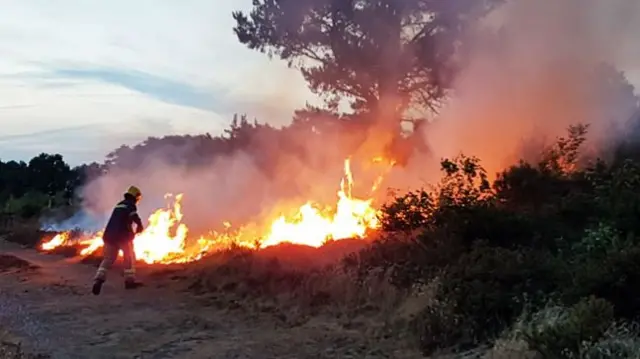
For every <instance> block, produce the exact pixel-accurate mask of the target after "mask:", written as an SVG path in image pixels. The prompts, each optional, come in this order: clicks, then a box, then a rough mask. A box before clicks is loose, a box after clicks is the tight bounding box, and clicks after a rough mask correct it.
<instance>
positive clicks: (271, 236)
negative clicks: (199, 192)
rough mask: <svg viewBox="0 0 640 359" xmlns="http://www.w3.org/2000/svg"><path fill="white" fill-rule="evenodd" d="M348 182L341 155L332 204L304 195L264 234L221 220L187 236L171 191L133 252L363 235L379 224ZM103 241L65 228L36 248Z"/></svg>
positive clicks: (169, 255) (197, 254) (171, 253)
mask: <svg viewBox="0 0 640 359" xmlns="http://www.w3.org/2000/svg"><path fill="white" fill-rule="evenodd" d="M377 161H378V162H380V161H382V160H381V159H378V160H377ZM381 181H382V176H381V177H380V178H379V179H378V180H377V181H376V183H375V184H374V186H373V191H375V190H376V189H377V188H378V187H379V185H380V183H381ZM353 184H354V182H353V174H352V172H351V167H350V161H349V159H346V160H345V162H344V177H343V179H342V181H341V183H340V190H339V191H338V193H337V196H338V201H337V204H336V205H335V207H334V208H326V209H321V208H320V206H318V205H317V204H315V203H313V202H311V201H308V202H307V203H305V204H304V205H302V206H300V207H299V208H298V209H297V211H296V212H295V215H293V216H292V217H290V218H287V217H286V216H285V215H280V216H279V217H278V218H277V219H275V220H274V221H272V222H271V224H270V225H268V226H266V227H265V228H268V230H267V231H266V234H264V233H259V232H258V233H256V232H255V231H253V232H249V231H248V228H249V227H258V226H255V225H252V226H245V227H241V228H239V229H237V230H235V231H232V225H231V224H230V223H228V222H225V223H224V227H225V231H224V232H223V233H218V232H211V233H210V234H209V235H207V236H202V237H200V238H197V239H195V240H189V239H188V236H187V234H188V228H187V225H186V224H184V223H183V222H182V220H183V214H182V195H181V194H178V195H176V196H175V197H174V196H172V195H170V194H168V195H166V198H167V199H168V200H170V202H169V204H168V206H167V207H166V208H163V209H158V210H156V211H155V212H153V213H152V214H151V215H150V216H149V219H148V225H147V226H146V228H145V230H144V231H143V232H142V233H140V234H138V235H136V237H135V240H134V247H135V253H136V256H137V258H138V259H139V260H142V261H144V262H146V263H149V264H151V263H165V264H169V263H185V262H191V261H195V260H198V259H200V258H202V256H204V255H206V254H207V253H209V252H212V251H215V250H217V249H220V248H225V247H228V246H230V245H238V246H243V247H248V248H254V249H255V248H264V247H269V246H275V245H278V244H280V243H284V242H289V243H294V244H302V245H308V246H312V247H320V246H322V245H323V244H324V243H325V242H326V241H328V240H339V239H346V238H365V237H366V235H367V233H368V231H371V230H376V229H377V228H379V226H380V223H379V220H378V211H377V210H375V209H374V208H373V206H372V202H373V200H372V199H359V198H354V197H353V195H352V189H353ZM267 223H268V222H267ZM102 245H103V242H102V233H96V234H94V235H90V236H85V237H84V238H81V239H77V240H71V236H70V233H69V232H65V233H61V234H58V235H56V236H55V237H54V238H52V239H51V240H49V241H47V242H45V243H43V244H42V245H41V246H40V248H41V249H42V250H43V251H51V250H53V249H55V248H57V247H60V246H80V247H82V250H81V251H80V255H82V256H88V255H91V254H92V253H94V252H95V251H96V250H98V249H99V248H101V247H102Z"/></svg>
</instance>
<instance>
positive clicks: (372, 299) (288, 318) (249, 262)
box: [152, 241, 433, 357]
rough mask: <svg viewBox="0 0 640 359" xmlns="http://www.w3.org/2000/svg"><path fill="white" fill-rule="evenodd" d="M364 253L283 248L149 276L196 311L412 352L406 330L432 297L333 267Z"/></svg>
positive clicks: (378, 276)
mask: <svg viewBox="0 0 640 359" xmlns="http://www.w3.org/2000/svg"><path fill="white" fill-rule="evenodd" d="M365 245H366V243H364V242H362V241H357V242H350V241H344V242H342V243H339V242H336V243H333V244H330V245H328V246H326V247H322V248H318V249H316V248H309V247H302V246H295V245H290V244H286V245H281V246H276V247H272V248H268V249H265V250H262V251H251V250H246V249H239V248H237V249H233V250H228V251H225V252H219V253H216V254H213V255H211V256H209V257H208V258H205V259H203V260H201V261H199V262H196V263H192V264H189V265H180V266H169V267H165V268H163V269H161V270H157V271H155V273H153V274H152V275H154V276H160V277H170V278H172V279H174V281H175V282H177V283H179V285H181V286H182V287H183V289H184V290H187V291H189V292H191V293H194V294H195V295H197V296H198V297H199V298H200V300H202V301H203V302H204V305H211V306H218V307H220V308H225V309H230V310H234V309H235V310H238V311H241V312H243V313H253V315H256V316H265V315H266V316H270V317H271V318H272V319H273V321H274V322H275V323H278V325H281V326H285V327H289V328H290V327H297V326H313V325H319V324H318V323H323V325H325V324H326V323H328V322H333V323H335V325H336V330H344V331H357V332H359V333H361V335H362V338H363V340H364V341H366V342H368V343H369V345H370V347H371V348H373V347H380V346H381V345H382V346H386V347H387V348H388V347H392V346H393V347H398V346H400V347H404V348H406V350H407V351H413V348H414V347H415V345H414V344H415V343H416V340H415V338H414V337H413V335H412V334H411V327H410V325H409V324H410V322H411V320H412V319H413V318H414V317H415V315H416V314H417V313H419V312H420V311H421V310H422V309H423V308H424V306H425V305H427V303H429V302H430V301H431V297H432V295H433V291H432V290H423V291H415V292H413V293H408V292H405V291H401V290H399V289H398V288H397V287H395V286H393V285H392V284H391V283H390V278H389V273H386V272H383V271H370V272H368V273H366V274H365V275H362V274H358V273H357V272H358V271H357V270H355V269H354V268H351V269H349V268H347V267H345V266H343V265H342V264H341V262H340V259H341V258H343V257H344V256H345V255H346V254H348V253H352V252H354V251H356V250H358V249H361V248H362V247H363V246H365ZM414 353H415V352H414ZM398 355H399V354H398ZM409 357H415V356H409Z"/></svg>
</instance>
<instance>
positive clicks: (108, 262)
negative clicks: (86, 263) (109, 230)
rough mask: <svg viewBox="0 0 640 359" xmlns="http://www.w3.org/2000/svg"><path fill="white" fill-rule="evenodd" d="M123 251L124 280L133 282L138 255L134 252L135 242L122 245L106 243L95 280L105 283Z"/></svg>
mask: <svg viewBox="0 0 640 359" xmlns="http://www.w3.org/2000/svg"><path fill="white" fill-rule="evenodd" d="M120 251H122V259H123V262H124V279H125V280H126V281H132V280H134V279H135V276H136V269H135V263H136V253H135V252H134V250H133V241H126V242H124V243H121V244H113V243H105V244H104V247H103V258H102V262H101V263H100V267H98V271H97V272H96V276H95V278H94V279H95V280H101V281H104V280H106V279H107V272H108V271H109V269H111V267H112V266H113V263H115V261H116V259H118V253H119V252H120Z"/></svg>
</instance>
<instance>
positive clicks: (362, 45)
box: [233, 0, 495, 127]
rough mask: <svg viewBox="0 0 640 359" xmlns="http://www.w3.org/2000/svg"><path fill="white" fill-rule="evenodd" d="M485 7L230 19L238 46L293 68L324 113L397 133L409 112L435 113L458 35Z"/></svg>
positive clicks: (298, 12) (265, 8)
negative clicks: (347, 111)
mask: <svg viewBox="0 0 640 359" xmlns="http://www.w3.org/2000/svg"><path fill="white" fill-rule="evenodd" d="M493 3H495V1H488V0H473V1H469V0H455V1H425V0H402V1H398V0H349V1H344V0H254V2H253V9H252V10H251V12H250V13H248V14H247V13H244V12H241V11H238V12H234V13H233V17H234V19H235V20H236V27H235V29H234V31H235V33H236V35H237V37H238V39H239V40H240V42H242V43H243V44H245V45H247V46H248V47H249V48H251V49H255V50H259V51H262V52H267V53H268V54H269V55H277V56H279V57H280V58H281V59H283V60H286V61H288V62H289V64H290V65H296V66H298V67H299V68H300V70H301V71H302V74H303V76H304V78H305V79H306V81H307V82H308V84H309V86H310V88H311V89H312V90H313V91H315V92H316V93H318V94H321V95H324V96H325V98H326V99H327V102H328V105H329V108H331V109H334V110H335V109H336V106H337V103H338V101H339V100H345V99H346V100H348V101H349V102H350V104H351V106H352V109H353V110H354V111H355V112H367V113H372V114H373V115H374V116H373V118H374V119H385V121H388V122H386V123H387V125H388V126H392V127H393V126H398V125H399V120H400V119H401V116H402V114H403V112H404V111H405V110H406V109H407V108H409V107H424V106H426V107H433V106H434V104H435V103H436V102H437V101H438V100H440V99H441V98H442V97H443V96H444V94H445V91H446V89H447V88H448V87H449V86H450V80H451V78H452V75H453V74H454V73H455V69H456V61H455V58H454V55H455V54H456V49H457V46H458V45H459V44H460V35H461V34H462V32H463V31H464V29H465V28H466V27H467V26H468V25H469V24H471V23H472V21H471V20H472V19H475V18H477V17H478V16H481V15H482V14H484V13H485V12H486V11H487V10H488V9H489V8H490V7H491V5H492V4H493Z"/></svg>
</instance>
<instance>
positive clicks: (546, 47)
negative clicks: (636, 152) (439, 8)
mask: <svg viewBox="0 0 640 359" xmlns="http://www.w3.org/2000/svg"><path fill="white" fill-rule="evenodd" d="M639 20H640V2H638V1H637V0H607V1H601V0H558V1H555V0H554V1H540V0H513V1H508V2H507V3H506V4H505V5H503V6H502V7H500V8H499V9H497V10H496V11H495V13H493V14H491V15H490V17H489V18H488V19H486V26H487V29H486V30H487V31H486V32H485V31H483V32H475V33H474V34H469V39H468V41H469V42H471V43H472V44H473V48H472V50H471V52H470V57H469V59H468V60H469V61H468V65H467V66H466V67H465V69H464V71H463V72H462V74H461V75H460V76H459V77H458V78H457V80H456V83H455V95H454V97H453V98H452V100H451V102H450V104H449V105H448V107H447V108H445V109H444V111H443V112H442V114H441V117H440V118H439V119H438V120H437V122H435V123H434V124H433V125H432V126H429V128H428V129H427V131H426V136H427V137H428V141H429V144H430V146H431V149H432V151H433V152H434V155H435V157H436V158H440V157H451V156H454V155H456V154H457V153H459V152H464V153H465V154H467V155H474V156H478V157H480V158H481V159H482V161H483V164H484V165H485V167H486V168H487V170H489V172H495V171H498V170H499V169H500V168H503V166H504V165H506V164H509V163H512V162H513V161H514V160H515V159H516V157H519V156H521V155H523V154H522V150H523V147H526V146H525V145H526V144H527V143H531V142H533V143H541V142H544V141H549V140H553V139H554V138H555V137H556V136H562V135H564V134H565V129H566V128H567V127H568V126H569V125H571V124H576V123H578V122H582V123H589V124H590V126H591V127H590V140H593V141H594V142H591V143H592V144H602V142H603V141H610V140H612V139H614V138H615V137H616V136H617V135H618V134H619V133H620V130H621V129H622V126H623V125H624V124H625V121H627V120H628V119H629V117H630V116H631V115H632V113H633V112H634V111H635V110H636V109H637V103H636V99H635V98H634V97H633V96H630V94H631V92H629V91H625V90H627V89H624V88H615V87H614V88H612V87H611V84H609V83H607V81H608V80H609V78H607V75H606V74H607V73H609V72H607V68H606V66H604V65H603V64H609V65H612V66H616V67H618V68H624V67H625V66H628V65H629V60H630V56H635V58H637V55H638V54H639V53H640V44H638V42H637V41H636V40H635V36H636V35H635V34H637V33H638V30H640V21H639ZM489 30H490V31H489Z"/></svg>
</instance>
